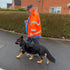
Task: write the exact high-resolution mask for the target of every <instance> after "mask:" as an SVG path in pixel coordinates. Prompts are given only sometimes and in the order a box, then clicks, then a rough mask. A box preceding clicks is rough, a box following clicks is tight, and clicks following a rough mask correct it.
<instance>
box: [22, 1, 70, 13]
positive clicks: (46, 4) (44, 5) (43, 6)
mask: <svg viewBox="0 0 70 70" xmlns="http://www.w3.org/2000/svg"><path fill="white" fill-rule="evenodd" d="M68 3H70V0H40V2H38V1H37V0H22V2H21V7H24V6H27V5H29V4H33V5H34V7H38V9H39V12H46V13H49V9H50V7H62V8H61V13H63V14H68V13H69V9H68V8H67V4H68Z"/></svg>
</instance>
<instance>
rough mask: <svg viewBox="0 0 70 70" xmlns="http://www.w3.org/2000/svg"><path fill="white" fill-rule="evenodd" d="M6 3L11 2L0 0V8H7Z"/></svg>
mask: <svg viewBox="0 0 70 70" xmlns="http://www.w3.org/2000/svg"><path fill="white" fill-rule="evenodd" d="M7 3H12V0H0V8H7Z"/></svg>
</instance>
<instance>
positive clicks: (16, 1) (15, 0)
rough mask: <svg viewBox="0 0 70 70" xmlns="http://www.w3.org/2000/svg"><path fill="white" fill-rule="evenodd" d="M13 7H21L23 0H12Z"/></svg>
mask: <svg viewBox="0 0 70 70" xmlns="http://www.w3.org/2000/svg"><path fill="white" fill-rule="evenodd" d="M11 8H12V9H16V8H21V0H12V6H11Z"/></svg>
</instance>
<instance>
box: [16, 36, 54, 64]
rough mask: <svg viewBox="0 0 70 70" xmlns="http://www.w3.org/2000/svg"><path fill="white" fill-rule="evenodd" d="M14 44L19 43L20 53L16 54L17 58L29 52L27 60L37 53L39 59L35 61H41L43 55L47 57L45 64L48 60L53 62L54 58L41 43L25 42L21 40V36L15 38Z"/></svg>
mask: <svg viewBox="0 0 70 70" xmlns="http://www.w3.org/2000/svg"><path fill="white" fill-rule="evenodd" d="M16 44H18V45H20V47H21V53H20V54H19V55H18V56H16V57H17V58H20V57H21V56H23V55H24V54H25V53H29V54H30V56H31V57H30V58H29V60H32V59H33V55H35V54H38V55H39V57H40V59H41V60H40V61H37V63H42V62H43V57H45V58H46V59H47V64H49V62H50V61H51V62H53V63H55V58H54V57H53V56H52V55H51V54H50V52H49V51H48V50H47V49H46V48H45V47H44V46H42V45H36V44H29V43H26V42H25V41H24V40H23V36H21V37H20V38H19V39H17V41H16Z"/></svg>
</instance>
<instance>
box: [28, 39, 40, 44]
mask: <svg viewBox="0 0 70 70" xmlns="http://www.w3.org/2000/svg"><path fill="white" fill-rule="evenodd" d="M27 42H28V43H31V42H34V44H40V43H39V38H37V39H31V38H27Z"/></svg>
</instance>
